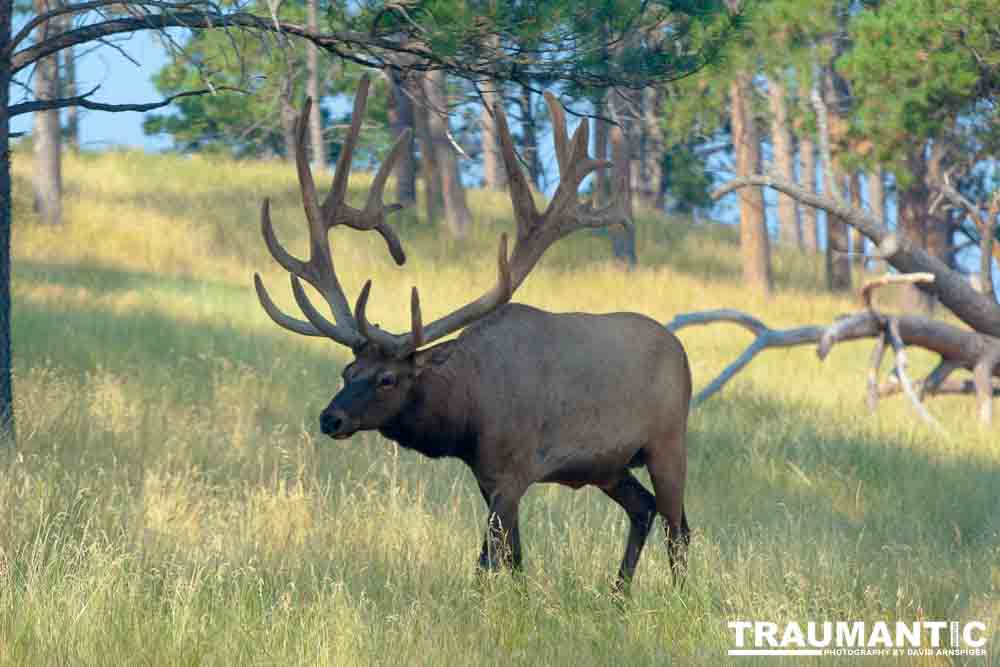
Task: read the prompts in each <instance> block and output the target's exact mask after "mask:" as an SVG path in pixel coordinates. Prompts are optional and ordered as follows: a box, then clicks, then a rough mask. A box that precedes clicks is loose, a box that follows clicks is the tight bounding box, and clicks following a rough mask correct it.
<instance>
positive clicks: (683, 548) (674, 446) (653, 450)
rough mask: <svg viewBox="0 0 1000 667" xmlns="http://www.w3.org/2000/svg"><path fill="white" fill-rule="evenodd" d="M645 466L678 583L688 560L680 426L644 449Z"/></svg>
mask: <svg viewBox="0 0 1000 667" xmlns="http://www.w3.org/2000/svg"><path fill="white" fill-rule="evenodd" d="M646 451H647V460H646V468H647V470H649V476H650V479H652V481H653V490H654V492H655V493H656V509H657V511H658V512H659V513H660V515H661V516H662V517H663V525H664V528H665V529H666V533H667V535H666V542H667V554H668V555H669V557H670V568H671V571H672V573H673V577H674V581H675V582H679V581H680V577H681V576H682V575H683V572H684V569H685V566H686V563H687V547H688V544H689V543H690V541H691V529H690V528H689V527H688V522H687V516H686V515H685V513H684V480H685V478H686V477H687V447H686V445H685V429H684V428H680V429H678V430H677V431H675V432H674V433H672V434H671V435H669V436H668V437H664V438H662V439H660V440H658V441H657V442H656V443H653V444H652V445H651V446H649V447H647V448H646Z"/></svg>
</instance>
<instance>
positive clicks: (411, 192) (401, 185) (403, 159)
mask: <svg viewBox="0 0 1000 667" xmlns="http://www.w3.org/2000/svg"><path fill="white" fill-rule="evenodd" d="M389 81H390V84H391V86H390V88H391V95H390V99H389V131H390V133H391V134H392V137H393V139H396V138H397V137H399V135H401V134H403V132H405V131H406V130H407V129H409V130H411V131H412V132H413V135H414V136H416V135H417V128H416V122H415V121H416V118H415V115H414V112H413V99H412V98H411V97H410V95H409V91H408V90H407V86H409V82H408V81H407V80H406V79H405V78H404V76H403V75H402V74H401V73H400V72H399V71H397V70H394V69H391V70H389ZM395 174H396V201H398V202H399V203H400V204H403V205H404V206H411V205H413V204H415V203H416V202H417V165H416V160H415V159H414V156H413V143H412V142H411V143H410V145H409V146H407V147H406V148H405V149H404V150H403V154H402V155H401V156H400V158H399V162H397V163H396V170H395Z"/></svg>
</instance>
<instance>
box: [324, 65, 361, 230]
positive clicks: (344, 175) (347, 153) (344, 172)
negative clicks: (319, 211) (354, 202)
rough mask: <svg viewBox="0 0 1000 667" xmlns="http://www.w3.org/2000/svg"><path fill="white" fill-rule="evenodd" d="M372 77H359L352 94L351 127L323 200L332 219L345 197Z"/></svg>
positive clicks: (325, 209)
mask: <svg viewBox="0 0 1000 667" xmlns="http://www.w3.org/2000/svg"><path fill="white" fill-rule="evenodd" d="M371 82H372V79H371V77H370V76H368V74H365V75H364V76H362V77H361V82H360V83H359V84H358V92H356V93H355V94H354V109H353V110H352V111H351V129H350V130H348V131H347V137H345V138H344V145H343V146H341V148H340V156H339V157H338V158H337V167H336V169H335V171H334V172H333V184H332V185H331V186H330V193H329V194H328V195H327V196H326V200H324V202H323V211H324V212H325V213H326V214H327V217H328V218H329V219H330V220H331V221H332V220H333V218H334V214H335V213H336V209H337V207H339V206H340V205H341V204H343V203H344V201H345V198H346V197H347V180H348V177H349V176H350V175H351V163H352V162H353V161H354V149H355V148H356V147H357V143H358V135H359V134H361V121H362V120H364V117H365V107H366V106H367V104H368V89H369V87H370V86H371Z"/></svg>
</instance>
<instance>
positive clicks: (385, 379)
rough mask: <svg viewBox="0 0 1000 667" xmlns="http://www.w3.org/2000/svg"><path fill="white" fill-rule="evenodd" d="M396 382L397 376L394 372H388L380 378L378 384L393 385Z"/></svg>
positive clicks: (383, 385)
mask: <svg viewBox="0 0 1000 667" xmlns="http://www.w3.org/2000/svg"><path fill="white" fill-rule="evenodd" d="M395 384H396V376H395V375H393V374H392V373H386V374H385V375H383V376H382V377H380V378H379V379H378V386H380V387H391V386H393V385H395Z"/></svg>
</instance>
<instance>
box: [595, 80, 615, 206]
mask: <svg viewBox="0 0 1000 667" xmlns="http://www.w3.org/2000/svg"><path fill="white" fill-rule="evenodd" d="M607 99H608V94H607V91H601V93H600V97H598V98H597V99H596V100H595V101H594V107H595V108H594V113H595V115H597V116H599V117H598V118H596V119H594V159H595V160H606V159H608V148H609V147H610V144H609V143H608V134H609V132H610V130H611V126H610V125H609V124H608V121H606V120H604V119H603V118H600V116H606V115H607V114H608V104H607ZM610 197H611V170H610V169H598V170H597V171H595V172H594V204H595V205H596V206H604V205H605V204H606V203H607V202H608V201H609V200H610Z"/></svg>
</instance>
